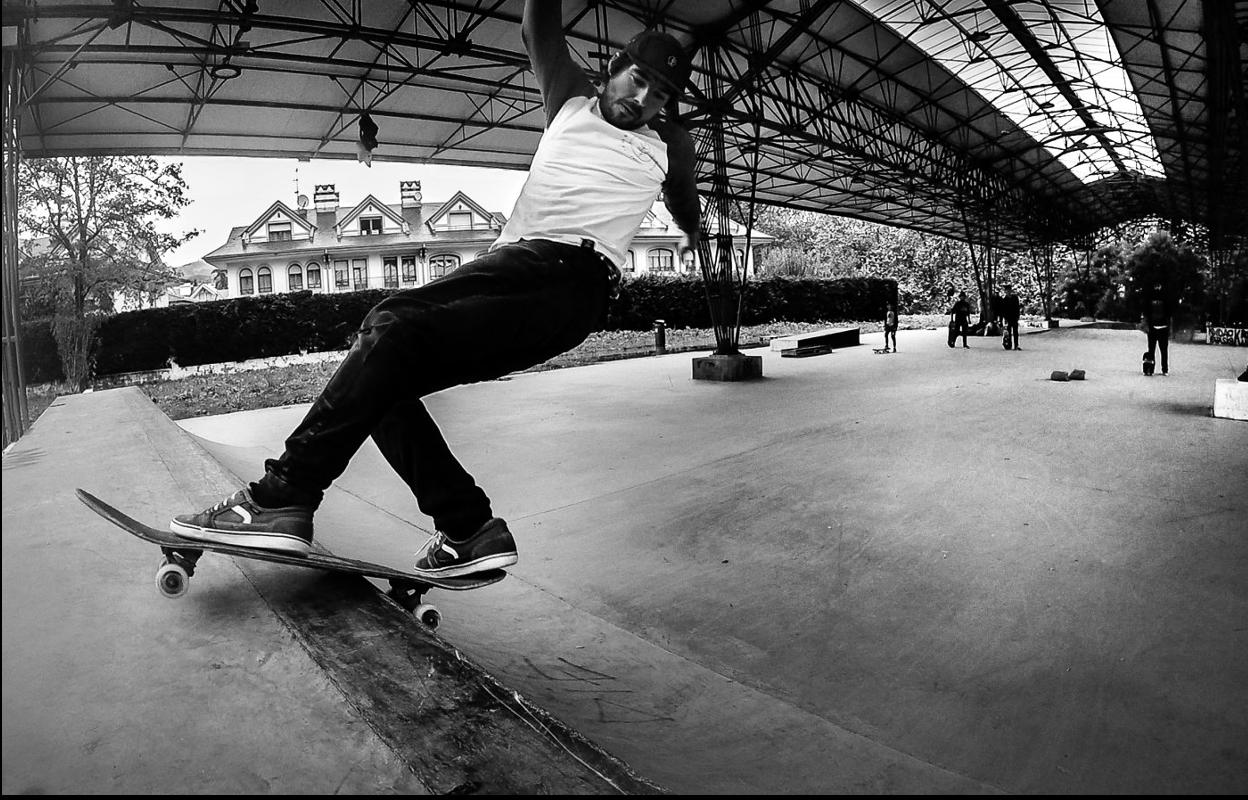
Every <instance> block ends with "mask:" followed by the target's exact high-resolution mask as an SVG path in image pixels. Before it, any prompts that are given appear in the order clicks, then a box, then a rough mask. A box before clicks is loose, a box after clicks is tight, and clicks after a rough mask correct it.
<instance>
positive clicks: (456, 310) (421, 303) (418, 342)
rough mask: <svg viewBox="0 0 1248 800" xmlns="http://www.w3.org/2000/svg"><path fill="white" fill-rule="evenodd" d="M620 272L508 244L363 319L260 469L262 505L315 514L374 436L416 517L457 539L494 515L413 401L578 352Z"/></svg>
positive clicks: (570, 252)
mask: <svg viewBox="0 0 1248 800" xmlns="http://www.w3.org/2000/svg"><path fill="white" fill-rule="evenodd" d="M616 279H618V272H617V271H616V270H615V268H614V267H613V266H612V265H610V264H609V263H608V262H607V261H606V260H605V259H604V258H603V257H602V256H600V255H599V254H597V253H595V252H594V251H593V250H592V249H589V248H585V247H574V246H571V245H564V244H556V243H554V242H547V241H527V242H520V243H517V244H512V245H507V246H505V247H502V248H499V249H498V250H495V251H493V252H490V253H488V254H486V255H485V256H482V257H481V258H479V259H477V260H475V261H472V262H469V263H467V264H465V265H464V266H462V267H460V268H459V269H457V270H455V271H454V272H452V273H451V274H449V275H447V276H445V277H443V278H440V279H438V280H436V281H433V282H431V283H429V284H427V285H425V286H421V287H418V288H415V289H410V290H407V291H402V292H396V293H395V294H393V295H391V296H389V297H387V298H386V299H385V300H383V301H381V302H380V303H378V304H377V305H376V306H375V307H374V308H373V309H372V310H371V311H370V312H369V313H368V315H367V316H366V317H365V318H364V321H363V323H362V324H361V325H360V329H359V332H358V334H357V336H356V339H355V342H354V343H353V344H352V346H351V349H350V350H349V351H348V353H347V356H346V358H345V359H344V360H343V362H342V364H341V365H340V366H339V367H338V370H337V372H335V373H334V376H333V377H332V378H330V380H329V383H328V384H327V385H326V386H325V388H324V390H322V392H321V395H320V397H318V398H317V399H316V401H315V402H314V403H313V404H312V408H311V409H309V410H308V413H307V415H306V416H305V417H304V419H303V421H302V422H301V423H300V424H299V426H298V427H297V428H296V429H295V431H294V432H293V433H291V435H290V437H289V438H287V439H286V451H285V452H284V453H283V454H282V456H281V457H280V458H277V459H270V460H268V461H266V462H265V475H264V477H263V478H261V479H260V480H259V481H258V482H257V483H256V484H253V491H255V492H256V494H257V500H258V502H261V504H263V505H278V504H293V505H310V506H313V507H315V506H318V505H320V502H321V500H322V498H323V496H324V491H325V490H326V489H327V488H329V485H330V483H332V482H333V480H334V479H335V478H337V477H338V476H339V475H341V474H342V473H343V471H345V470H346V468H347V464H348V463H349V462H350V460H351V457H352V456H353V455H354V454H355V452H356V450H358V449H359V447H360V445H362V444H363V443H364V440H365V439H366V438H367V437H369V436H372V437H373V440H374V441H375V442H376V443H377V446H378V448H379V449H380V450H381V452H382V454H383V455H384V456H385V458H386V460H387V461H388V462H389V463H390V466H392V467H393V468H394V469H395V471H396V472H398V473H399V475H400V476H401V477H402V478H403V480H404V481H406V482H407V485H408V486H409V487H411V490H412V492H413V494H415V495H416V501H417V504H418V505H419V507H420V510H421V511H422V512H423V513H425V514H427V515H428V516H430V517H432V518H433V521H434V524H435V525H436V526H437V528H438V530H441V531H444V532H446V533H448V534H450V535H451V536H452V537H454V536H455V535H456V534H458V535H460V536H463V535H465V534H467V533H471V532H472V531H474V530H476V528H477V527H479V526H480V525H481V524H482V523H483V522H485V521H486V520H488V519H489V518H490V517H491V516H492V512H491V510H490V501H489V498H488V497H487V496H486V494H485V492H484V491H482V490H481V489H480V488H479V487H478V486H477V485H476V483H475V481H474V480H473V478H472V476H471V475H470V474H468V472H467V471H466V470H465V469H464V468H463V466H462V465H461V464H460V463H459V461H458V460H457V459H456V458H455V456H454V455H453V454H452V453H451V450H450V448H449V447H448V446H447V443H446V440H445V439H444V438H443V437H442V432H441V431H440V430H439V429H438V426H437V424H436V423H435V422H434V421H433V418H432V417H431V416H430V415H429V412H428V411H427V410H426V409H425V405H424V403H423V402H421V398H422V397H424V396H425V395H428V394H431V393H433V392H437V391H440V390H442V389H446V388H449V387H451V386H457V385H460V384H465V383H472V382H476V381H485V380H492V379H494V378H498V377H501V376H503V375H506V374H507V373H509V372H514V371H516V370H520V369H525V368H528V367H531V366H533V365H535V364H540V363H541V362H543V361H546V360H548V359H550V358H553V357H554V356H556V355H559V354H560V353H563V352H565V351H567V350H570V349H571V348H573V347H575V346H576V345H578V344H580V343H581V342H582V341H584V340H585V338H586V337H587V336H588V335H589V334H590V333H591V332H592V331H594V330H596V329H598V328H599V327H601V325H602V323H603V321H604V320H605V317H606V306H607V301H608V295H609V292H610V291H611V289H612V288H613V286H614V284H613V281H614V280H616Z"/></svg>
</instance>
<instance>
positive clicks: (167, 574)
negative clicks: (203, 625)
mask: <svg viewBox="0 0 1248 800" xmlns="http://www.w3.org/2000/svg"><path fill="white" fill-rule="evenodd" d="M190 580H191V576H189V575H187V574H186V570H185V569H183V567H182V565H181V564H173V563H170V562H167V561H166V562H165V563H164V564H161V566H160V569H158V570H156V588H157V589H159V590H160V593H161V594H162V595H164V596H165V597H168V598H169V599H170V600H176V599H177V598H179V597H181V596H182V595H184V594H186V592H187V589H189V588H190V586H189V585H188V584H189V583H190Z"/></svg>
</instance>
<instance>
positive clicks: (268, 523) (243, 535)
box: [169, 489, 313, 555]
mask: <svg viewBox="0 0 1248 800" xmlns="http://www.w3.org/2000/svg"><path fill="white" fill-rule="evenodd" d="M312 513H313V509H311V508H308V507H305V506H285V507H283V508H264V507H262V506H260V505H257V504H256V501H255V500H252V499H251V492H249V491H248V490H246V489H240V490H239V491H237V492H235V493H234V494H232V495H230V496H229V497H227V498H225V499H224V500H222V501H221V502H220V503H217V504H216V505H215V506H213V507H212V508H209V509H206V510H204V511H201V512H199V513H198V514H179V515H178V516H176V517H174V518H173V520H172V521H171V522H170V523H169V530H171V531H173V532H174V533H176V534H177V535H178V536H181V537H182V538H184V539H193V540H197V541H202V542H217V543H220V544H232V545H238V546H239V547H255V548H258V549H260V550H276V551H278V552H282V553H290V554H293V555H307V554H308V552H309V551H310V550H311V549H312Z"/></svg>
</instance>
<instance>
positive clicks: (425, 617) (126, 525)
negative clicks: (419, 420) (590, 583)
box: [77, 489, 507, 628]
mask: <svg viewBox="0 0 1248 800" xmlns="http://www.w3.org/2000/svg"><path fill="white" fill-rule="evenodd" d="M77 494H78V499H79V500H81V501H82V502H83V503H85V504H86V505H87V507H88V508H90V509H91V510H92V511H94V512H95V513H97V514H99V515H100V516H101V517H103V518H104V519H106V520H108V521H109V522H111V523H113V524H114V525H116V526H117V527H119V528H121V529H122V530H124V531H126V532H127V533H129V534H130V535H132V536H136V537H138V538H139V539H142V540H143V541H145V542H151V543H152V544H154V545H156V546H158V547H160V549H161V552H162V553H163V554H164V558H163V560H162V561H161V563H160V565H159V567H158V568H157V570H156V587H157V588H158V589H159V590H160V593H161V594H162V595H164V596H165V597H169V598H178V597H182V596H183V595H185V594H186V593H187V591H188V590H189V588H190V587H189V586H188V584H189V582H190V578H191V576H192V575H194V574H195V566H196V564H197V563H198V561H199V558H200V556H202V555H203V554H204V553H205V552H212V553H222V554H224V555H230V556H235V557H237V558H248V559H252V560H255V561H268V562H271V563H274V564H290V565H292V566H296V567H305V568H310V569H321V570H327V571H330V572H341V573H346V574H350V575H362V576H364V577H367V578H379V579H382V580H387V581H389V582H390V591H388V592H386V594H387V595H388V596H389V597H391V598H393V599H394V600H395V601H396V602H398V603H399V604H400V605H401V606H403V607H404V608H405V609H407V610H408V611H411V612H413V613H414V614H415V615H416V617H417V618H418V619H419V620H420V621H421V622H423V623H425V624H426V625H428V626H429V627H431V628H436V627H437V626H438V623H439V622H440V621H441V614H440V613H439V612H438V610H437V608H436V607H434V606H433V605H431V604H428V603H423V602H421V600H422V597H423V596H424V594H425V592H427V591H428V590H429V589H432V588H437V589H447V590H450V591H453V592H463V591H467V590H469V589H479V588H481V587H483V586H489V585H491V584H494V583H498V582H499V581H501V580H502V579H503V578H505V577H507V572H506V571H505V570H501V569H494V570H488V571H486V572H478V573H474V574H472V575H465V576H463V577H458V578H434V577H429V576H425V575H418V574H415V573H412V572H405V571H403V570H400V569H395V568H394V567H387V566H384V565H382V564H373V563H370V562H368V561H359V560H356V559H353V558H343V557H341V556H336V555H333V554H332V553H329V552H326V551H324V550H313V551H312V552H310V553H308V554H307V555H296V554H294V553H281V552H277V551H273V550H260V549H256V548H252V547H240V546H238V545H233V544H219V543H217V542H201V541H198V540H196V539H185V538H183V537H181V536H178V535H177V534H176V533H173V532H172V531H168V530H161V529H159V528H153V527H152V526H150V525H145V524H144V523H142V522H139V521H138V520H136V519H134V518H133V517H130V516H128V515H127V514H125V513H123V512H121V511H118V510H117V509H116V508H113V507H112V506H110V505H109V504H108V503H105V502H104V501H103V500H101V499H99V498H98V497H96V496H95V495H93V494H91V493H90V492H86V491H83V490H82V489H78V490H77Z"/></svg>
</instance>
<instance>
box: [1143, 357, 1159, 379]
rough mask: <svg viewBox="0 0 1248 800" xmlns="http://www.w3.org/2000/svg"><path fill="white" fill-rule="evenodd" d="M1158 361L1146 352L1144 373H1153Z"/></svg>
mask: <svg viewBox="0 0 1248 800" xmlns="http://www.w3.org/2000/svg"><path fill="white" fill-rule="evenodd" d="M1156 363H1157V362H1156V361H1155V360H1154V359H1153V357H1152V356H1151V355H1149V354H1148V353H1145V354H1144V359H1143V370H1144V374H1145V375H1152V374H1153V372H1154V370H1155V369H1156Z"/></svg>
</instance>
